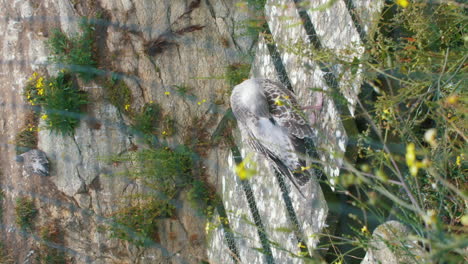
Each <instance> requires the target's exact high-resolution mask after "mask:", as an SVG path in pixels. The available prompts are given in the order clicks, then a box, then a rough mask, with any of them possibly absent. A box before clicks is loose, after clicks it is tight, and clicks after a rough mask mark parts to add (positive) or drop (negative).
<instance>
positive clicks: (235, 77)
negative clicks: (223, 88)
mask: <svg viewBox="0 0 468 264" xmlns="http://www.w3.org/2000/svg"><path fill="white" fill-rule="evenodd" d="M249 73H250V65H249V64H245V63H234V64H231V65H229V66H227V67H226V72H225V74H224V76H225V79H226V82H227V83H228V84H229V86H230V87H233V86H235V85H238V84H239V83H241V82H242V81H244V80H245V79H248V78H249Z"/></svg>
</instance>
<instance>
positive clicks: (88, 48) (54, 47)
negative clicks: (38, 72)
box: [47, 17, 98, 82]
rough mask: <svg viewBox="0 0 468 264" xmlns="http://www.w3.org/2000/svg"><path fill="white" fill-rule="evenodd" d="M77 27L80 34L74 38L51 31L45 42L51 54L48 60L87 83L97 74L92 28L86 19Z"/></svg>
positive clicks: (55, 30) (56, 30)
mask: <svg viewBox="0 0 468 264" xmlns="http://www.w3.org/2000/svg"><path fill="white" fill-rule="evenodd" d="M79 26H80V30H81V34H78V35H75V36H67V35H66V34H65V33H63V32H62V31H60V30H59V29H54V30H52V32H51V37H50V39H49V40H48V41H47V45H48V47H49V50H50V54H51V55H50V57H49V60H50V61H51V62H53V63H56V64H58V65H59V67H60V68H65V69H67V70H69V71H70V72H71V73H73V74H77V75H78V77H80V78H81V79H82V80H84V81H86V82H87V81H90V80H92V79H94V78H95V77H96V76H97V73H98V70H97V68H96V66H97V62H96V60H95V58H96V54H95V53H96V52H95V43H94V39H95V36H94V26H93V25H92V24H91V23H90V21H89V20H88V19H87V18H86V17H83V18H82V19H81V22H80V24H79Z"/></svg>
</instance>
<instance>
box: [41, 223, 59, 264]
mask: <svg viewBox="0 0 468 264" xmlns="http://www.w3.org/2000/svg"><path fill="white" fill-rule="evenodd" d="M39 235H40V238H41V239H42V243H41V244H40V246H39V250H38V254H37V257H36V259H37V261H38V262H39V263H41V264H63V263H66V259H65V254H64V251H63V250H61V248H59V247H58V246H60V245H61V244H63V242H62V241H61V240H62V239H61V236H62V234H61V232H60V230H59V228H58V223H56V222H51V223H49V224H47V225H45V226H43V227H41V229H40V231H39Z"/></svg>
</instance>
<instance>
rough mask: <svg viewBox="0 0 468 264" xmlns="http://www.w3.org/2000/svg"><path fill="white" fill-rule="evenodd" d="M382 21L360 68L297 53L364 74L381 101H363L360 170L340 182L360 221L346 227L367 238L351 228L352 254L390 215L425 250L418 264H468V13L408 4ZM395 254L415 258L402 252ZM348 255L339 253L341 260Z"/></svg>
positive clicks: (320, 54)
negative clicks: (466, 263)
mask: <svg viewBox="0 0 468 264" xmlns="http://www.w3.org/2000/svg"><path fill="white" fill-rule="evenodd" d="M384 14H385V17H384V18H382V21H381V24H380V27H379V30H378V31H377V32H376V33H375V35H374V37H373V38H371V39H369V40H368V42H367V43H366V44H365V45H366V53H365V54H364V55H363V56H362V57H361V58H351V59H349V54H352V52H351V50H349V52H348V53H347V54H345V55H343V54H338V53H335V54H333V53H332V52H331V51H327V50H319V51H316V50H314V49H313V48H311V47H308V46H307V47H304V46H302V47H301V46H300V45H291V47H289V48H290V51H292V52H295V53H296V54H298V55H301V56H311V55H310V54H313V57H310V58H311V59H318V60H320V61H321V62H323V63H328V64H331V65H336V64H341V65H342V66H343V68H344V69H348V70H350V71H351V72H353V73H355V72H356V71H353V69H355V68H356V66H357V65H363V67H364V77H365V82H366V84H368V85H369V86H370V87H371V89H372V88H373V90H374V91H376V93H377V94H376V99H375V101H371V100H370V99H372V98H368V97H367V94H366V95H365V96H362V97H361V98H360V100H361V104H362V106H363V108H361V109H359V111H361V112H360V113H358V116H363V117H366V119H365V121H363V120H361V121H360V122H362V123H360V124H359V125H360V126H361V128H362V132H361V133H360V134H359V135H358V144H357V148H358V149H357V151H358V156H359V159H358V163H359V165H358V166H356V167H351V166H347V170H348V171H347V172H345V173H342V175H341V176H340V178H339V179H338V182H339V184H338V187H337V189H338V190H339V191H343V192H344V193H347V194H348V195H349V199H350V200H351V201H350V203H349V204H350V205H349V206H350V207H354V209H355V210H356V211H361V212H362V214H358V213H356V214H350V219H349V221H348V222H347V224H349V225H357V226H361V227H362V229H361V228H352V229H354V236H353V241H352V242H350V247H351V248H348V249H349V250H352V251H355V249H356V248H362V249H366V248H367V247H368V242H369V239H370V236H369V234H370V232H372V227H375V225H376V224H381V223H383V222H384V221H385V219H387V217H388V214H392V216H393V217H395V218H397V219H398V220H399V221H401V222H403V223H405V224H406V225H408V226H410V227H411V229H412V230H414V231H415V233H416V235H415V236H414V237H413V238H412V239H415V240H418V241H420V242H421V244H422V245H423V247H422V248H423V249H422V250H423V252H426V249H428V251H427V254H425V255H423V256H418V258H419V261H421V263H463V262H464V259H463V254H464V253H463V250H464V249H463V248H464V247H466V245H467V244H468V240H467V238H466V236H464V235H463V233H466V231H467V223H465V224H462V220H463V217H465V219H467V215H468V211H467V210H466V204H465V201H466V199H467V193H466V186H465V183H466V182H467V178H466V167H467V164H466V161H465V160H466V151H467V147H466V134H467V131H468V126H467V122H466V121H465V119H466V109H467V107H468V105H467V102H468V101H467V98H468V96H467V95H468V94H467V91H466V89H463V87H466V74H467V69H466V61H467V59H468V56H467V55H466V54H467V48H468V42H467V39H466V36H467V33H468V29H467V26H466V25H467V21H468V20H467V16H466V10H464V9H463V8H462V7H460V6H457V5H452V4H428V3H421V2H410V4H409V5H408V7H407V8H401V7H399V8H395V7H392V6H387V7H386V10H385V11H384ZM345 53H346V51H345ZM346 57H348V58H346ZM368 100H369V101H368ZM351 205H352V206H351ZM349 210H350V211H351V210H352V209H349ZM368 227H369V229H367V228H368ZM340 235H341V234H337V236H340ZM335 242H336V241H335ZM341 242H342V241H341V240H339V243H341ZM389 245H391V247H392V249H393V250H395V251H397V252H409V249H408V248H406V247H405V245H404V244H398V245H394V244H391V243H389ZM346 251H347V250H346ZM349 252H350V251H348V252H345V251H343V252H341V253H340V252H339V251H338V253H335V256H334V259H333V260H336V261H339V260H341V259H342V258H343V257H347V256H349V255H351V254H350V253H349ZM353 254H354V253H353ZM408 254H409V253H408ZM352 257H355V256H352ZM412 257H413V258H415V257H416V256H412Z"/></svg>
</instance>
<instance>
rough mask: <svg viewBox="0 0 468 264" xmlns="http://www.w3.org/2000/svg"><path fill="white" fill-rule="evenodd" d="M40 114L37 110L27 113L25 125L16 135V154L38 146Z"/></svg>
mask: <svg viewBox="0 0 468 264" xmlns="http://www.w3.org/2000/svg"><path fill="white" fill-rule="evenodd" d="M38 119H39V116H38V115H37V114H36V113H35V112H32V111H31V112H29V113H28V114H26V118H25V123H26V124H25V126H24V127H23V128H22V129H21V131H20V132H18V134H16V136H15V148H16V155H21V154H23V153H24V152H27V151H29V150H30V149H34V148H37V143H38V141H37V129H38Z"/></svg>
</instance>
